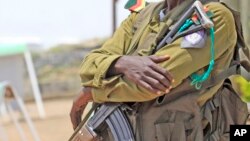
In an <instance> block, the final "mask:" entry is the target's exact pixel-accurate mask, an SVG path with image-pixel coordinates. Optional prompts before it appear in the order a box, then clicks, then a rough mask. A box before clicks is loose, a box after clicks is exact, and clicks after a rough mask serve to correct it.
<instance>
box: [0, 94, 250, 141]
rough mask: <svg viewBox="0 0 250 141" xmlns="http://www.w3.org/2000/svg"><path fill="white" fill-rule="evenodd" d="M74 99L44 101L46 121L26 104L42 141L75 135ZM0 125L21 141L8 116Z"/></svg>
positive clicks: (29, 138) (11, 140)
mask: <svg viewBox="0 0 250 141" xmlns="http://www.w3.org/2000/svg"><path fill="white" fill-rule="evenodd" d="M72 99H73V98H64V99H62V98H60V99H52V100H46V101H44V106H45V110H46V117H45V118H44V119H41V118H39V116H38V113H37V109H36V105H35V103H34V102H29V103H26V104H25V105H26V108H27V110H28V112H29V114H30V116H31V117H32V120H33V123H34V125H35V128H36V129H37V131H38V134H39V137H40V140H41V141H67V140H68V139H69V137H70V136H71V134H72V133H73V129H72V126H71V123H70V117H69V112H70V108H71V105H72ZM249 106H250V105H249ZM16 116H17V117H19V119H20V120H19V121H20V123H21V126H22V128H23V130H24V132H25V134H26V136H27V141H33V140H34V139H33V138H32V136H31V134H30V131H29V128H28V126H27V124H26V122H24V120H23V119H22V117H21V116H20V114H19V113H18V112H17V113H16ZM0 123H1V124H2V125H3V128H4V131H5V132H6V134H5V135H6V136H7V137H8V141H21V139H20V136H19V134H18V132H17V130H16V127H15V126H14V124H13V122H11V120H10V118H9V117H8V116H4V117H1V118H0ZM0 132H1V131H0ZM0 141H1V138H0Z"/></svg>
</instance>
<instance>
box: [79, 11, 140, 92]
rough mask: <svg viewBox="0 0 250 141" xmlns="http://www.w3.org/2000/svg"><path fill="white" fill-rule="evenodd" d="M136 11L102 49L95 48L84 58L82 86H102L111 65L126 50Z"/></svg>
mask: <svg viewBox="0 0 250 141" xmlns="http://www.w3.org/2000/svg"><path fill="white" fill-rule="evenodd" d="M136 15H137V14H136V13H132V14H131V15H130V16H129V17H128V18H127V19H126V20H124V21H123V22H122V24H121V26H120V27H119V28H118V29H117V30H116V32H115V34H114V35H113V37H112V38H111V39H109V40H108V41H107V42H105V43H104V45H103V46H102V47H101V48H100V49H96V50H93V51H92V52H91V53H89V54H88V55H87V56H86V57H85V58H84V60H83V62H82V64H81V68H80V77H81V84H82V86H90V87H102V86H103V83H102V82H103V79H104V78H106V72H107V71H108V69H109V67H110V65H111V64H112V63H113V62H114V61H115V60H116V59H118V58H119V57H120V56H121V55H122V54H124V53H125V52H126V49H127V48H128V46H129V44H130V42H131V39H132V36H133V35H132V34H133V32H132V30H133V22H134V21H135V19H136Z"/></svg>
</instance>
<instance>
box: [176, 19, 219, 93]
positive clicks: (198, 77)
mask: <svg viewBox="0 0 250 141" xmlns="http://www.w3.org/2000/svg"><path fill="white" fill-rule="evenodd" d="M192 24H194V22H193V21H192V20H191V19H187V20H186V22H185V23H184V24H183V26H182V27H181V28H180V30H179V31H178V32H183V31H184V30H186V29H187V28H188V27H190V26H191V25H192ZM210 39H211V46H210V54H211V58H210V62H209V66H208V69H207V70H206V71H205V72H204V73H203V74H196V73H193V74H192V75H191V79H192V82H191V85H192V86H193V85H194V86H195V88H196V89H200V88H201V87H202V83H203V82H204V81H206V80H207V79H208V77H209V76H210V74H211V72H212V70H213V68H214V55H215V51H214V28H213V27H212V28H210Z"/></svg>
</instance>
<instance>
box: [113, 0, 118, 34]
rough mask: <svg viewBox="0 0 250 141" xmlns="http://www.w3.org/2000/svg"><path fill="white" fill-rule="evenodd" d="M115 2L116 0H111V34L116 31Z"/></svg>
mask: <svg viewBox="0 0 250 141" xmlns="http://www.w3.org/2000/svg"><path fill="white" fill-rule="evenodd" d="M116 2H117V0H112V16H113V19H112V20H113V22H112V24H113V25H112V33H114V32H115V29H116Z"/></svg>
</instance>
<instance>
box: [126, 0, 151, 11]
mask: <svg viewBox="0 0 250 141" xmlns="http://www.w3.org/2000/svg"><path fill="white" fill-rule="evenodd" d="M146 5H147V2H146V1H145V0H129V1H128V2H127V3H126V5H125V9H128V10H130V11H131V12H140V11H141V10H142V9H143V8H145V7H146Z"/></svg>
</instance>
